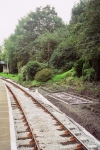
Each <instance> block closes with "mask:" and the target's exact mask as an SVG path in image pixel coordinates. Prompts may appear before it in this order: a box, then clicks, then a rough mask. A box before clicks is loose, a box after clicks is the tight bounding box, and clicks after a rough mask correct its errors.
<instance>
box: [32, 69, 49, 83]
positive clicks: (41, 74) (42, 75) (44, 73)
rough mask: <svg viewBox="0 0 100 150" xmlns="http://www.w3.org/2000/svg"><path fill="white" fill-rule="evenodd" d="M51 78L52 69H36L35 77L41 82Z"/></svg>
mask: <svg viewBox="0 0 100 150" xmlns="http://www.w3.org/2000/svg"><path fill="white" fill-rule="evenodd" d="M51 78H52V70H51V69H48V68H45V69H43V70H41V71H38V72H37V73H36V75H35V79H36V80H37V81H41V82H46V81H48V80H50V79H51Z"/></svg>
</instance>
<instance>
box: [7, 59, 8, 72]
mask: <svg viewBox="0 0 100 150" xmlns="http://www.w3.org/2000/svg"><path fill="white" fill-rule="evenodd" d="M7 74H8V58H7Z"/></svg>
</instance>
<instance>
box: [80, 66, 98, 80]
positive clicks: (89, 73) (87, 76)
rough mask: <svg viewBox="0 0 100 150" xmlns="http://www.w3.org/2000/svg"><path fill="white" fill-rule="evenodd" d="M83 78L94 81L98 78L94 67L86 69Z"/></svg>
mask: <svg viewBox="0 0 100 150" xmlns="http://www.w3.org/2000/svg"><path fill="white" fill-rule="evenodd" d="M83 72H84V74H83V79H84V80H87V81H92V80H95V79H96V73H95V70H94V69H93V68H89V69H84V71H83Z"/></svg>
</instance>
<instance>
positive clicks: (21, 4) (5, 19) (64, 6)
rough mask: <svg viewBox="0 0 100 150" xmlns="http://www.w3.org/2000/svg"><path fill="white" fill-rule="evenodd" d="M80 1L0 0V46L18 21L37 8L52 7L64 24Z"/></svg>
mask: <svg viewBox="0 0 100 150" xmlns="http://www.w3.org/2000/svg"><path fill="white" fill-rule="evenodd" d="M79 1H80V0H0V45H1V44H2V43H3V40H4V39H5V38H8V37H9V36H10V34H12V33H13V31H14V29H15V27H16V25H17V24H18V20H20V19H21V18H22V17H24V16H26V15H27V14H28V13H29V12H30V11H35V9H36V8H37V7H40V6H43V7H44V6H46V5H50V6H53V7H54V8H55V10H56V12H57V13H58V16H59V17H61V18H62V20H63V21H64V22H65V23H68V22H69V20H70V16H71V9H72V7H73V6H74V4H75V3H77V2H79Z"/></svg>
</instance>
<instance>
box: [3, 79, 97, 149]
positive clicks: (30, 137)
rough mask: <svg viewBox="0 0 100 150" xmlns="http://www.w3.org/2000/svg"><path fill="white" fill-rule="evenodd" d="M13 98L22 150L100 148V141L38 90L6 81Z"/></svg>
mask: <svg viewBox="0 0 100 150" xmlns="http://www.w3.org/2000/svg"><path fill="white" fill-rule="evenodd" d="M4 82H5V84H6V86H7V88H8V90H9V93H10V99H11V106H12V110H13V118H14V124H15V132H16V143H17V149H18V150H24V149H25V150H32V149H34V150H100V149H99V148H100V145H99V144H100V143H99V142H97V141H96V140H95V139H94V138H92V137H90V136H88V135H85V133H84V132H83V131H81V129H80V128H79V127H78V126H76V124H74V123H73V122H72V121H71V120H70V119H69V118H67V117H66V116H65V114H63V113H62V112H60V110H59V109H57V108H56V107H54V106H53V105H52V104H50V103H49V102H48V101H46V100H45V99H44V98H43V97H42V95H40V94H39V93H38V92H37V91H36V92H34V93H30V92H29V91H27V90H25V89H24V88H22V87H21V86H18V85H17V84H14V83H12V82H10V81H7V80H4Z"/></svg>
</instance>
